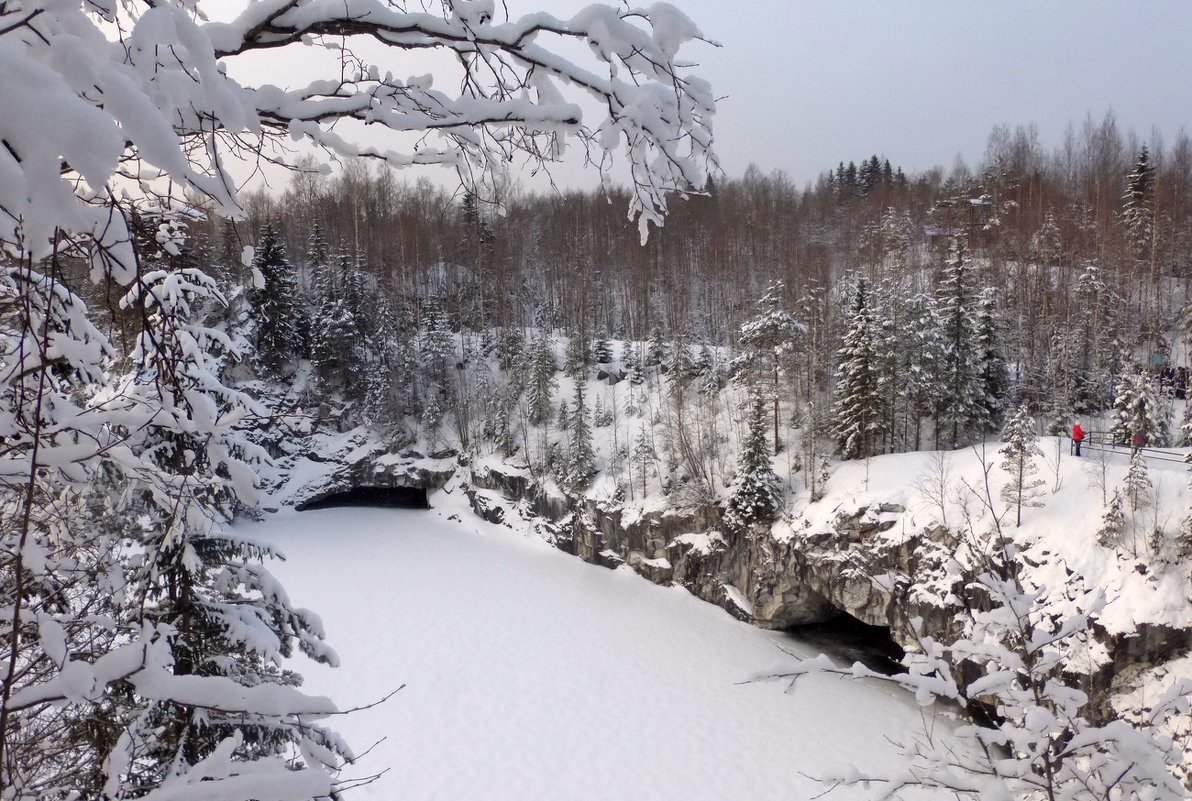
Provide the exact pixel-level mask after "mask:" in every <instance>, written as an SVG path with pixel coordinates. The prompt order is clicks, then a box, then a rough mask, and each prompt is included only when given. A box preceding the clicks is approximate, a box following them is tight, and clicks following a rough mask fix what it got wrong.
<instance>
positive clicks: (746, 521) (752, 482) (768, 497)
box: [724, 388, 782, 531]
mask: <svg viewBox="0 0 1192 801" xmlns="http://www.w3.org/2000/svg"><path fill="white" fill-rule="evenodd" d="M748 403H749V408H748V419H747V421H746V433H745V438H744V440H742V442H741V450H740V452H739V453H738V454H737V478H736V481H734V482H733V486H732V487H731V488H730V489H729V497H728V502H727V503H726V504H725V512H724V522H725V524H726V525H727V526H728V527H729V528H731V529H735V530H738V531H744V530H745V529H748V528H749V527H750V526H752V525H754V524H756V523H769V522H770V521H772V520H773V519H774V517H775V515H776V514H777V513H778V510H779V508H781V505H782V494H781V491H780V483H779V480H778V476H777V475H775V473H774V468H773V467H772V466H771V465H770V448H769V446H768V444H767V441H766V440H767V437H766V434H767V428H768V421H767V420H766V417H767V415H766V398H765V396H764V395H763V394H762V393H761V392H760V391H759V390H757V389H756V388H755V389H754V391H753V392H752V393H751V396H750V398H749V401H748Z"/></svg>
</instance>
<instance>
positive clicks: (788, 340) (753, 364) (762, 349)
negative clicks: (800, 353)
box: [731, 281, 807, 453]
mask: <svg viewBox="0 0 1192 801" xmlns="http://www.w3.org/2000/svg"><path fill="white" fill-rule="evenodd" d="M784 289H785V284H783V282H781V281H775V282H773V283H771V284H770V285H769V287H767V289H766V293H765V294H764V295H763V296H762V299H761V300H759V301H758V303H757V306H758V312H757V314H756V316H754V317H753V318H751V319H749V320H747V321H746V322H745V323H744V324H743V325H742V326H741V338H740V345H741V351H742V353H741V355H740V356H739V357H738V358H737V359H736V360H735V361H734V362H733V364H732V367H731V369H732V372H733V373H734V374H735V375H737V376H738V377H740V376H742V375H744V376H746V378H747V380H748V381H750V382H756V381H760V380H762V379H763V378H767V379H768V380H769V382H770V404H771V411H772V417H773V422H774V452H775V453H778V451H779V450H781V446H782V442H781V440H780V439H779V435H778V417H779V415H778V405H779V398H780V396H781V392H780V387H779V381H780V378H781V377H782V374H783V372H784V370H785V369H786V367H787V366H788V365H789V363H790V361H791V359H792V358H793V357H794V354H795V351H796V348H797V346H798V342H799V339H800V337H801V336H803V335H804V334H806V333H807V327H806V326H804V325H803V324H801V323H799V322H797V321H796V320H795V318H794V316H793V315H792V314H791V313H790V312H789V311H787V310H786V309H785V308H784V307H783V301H782V295H783V292H784Z"/></svg>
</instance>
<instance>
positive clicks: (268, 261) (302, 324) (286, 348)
mask: <svg viewBox="0 0 1192 801" xmlns="http://www.w3.org/2000/svg"><path fill="white" fill-rule="evenodd" d="M252 269H253V271H254V274H256V275H259V276H260V279H259V280H260V285H259V286H257V287H256V288H255V289H254V290H253V291H252V293H251V294H250V295H249V300H250V302H251V303H252V307H253V317H254V319H255V320H256V339H255V345H256V352H257V358H258V359H260V361H261V364H263V365H264V366H265V367H266V368H267V369H269V370H271V371H277V370H280V369H281V368H282V367H284V366H285V365H286V364H288V363H289V362H290V361H292V360H293V359H294V358H296V357H299V356H301V355H302V354H303V350H304V348H303V343H304V341H305V333H306V330H307V324H306V321H305V319H304V317H305V315H304V314H303V311H302V308H301V307H300V306H299V305H298V281H297V278H296V276H295V274H294V268H293V266H291V264H290V262H289V260H288V259H286V252H285V248H284V247H283V246H282V243H281V239H280V237H279V236H278V233H277V230H276V229H275V228H274V226H273V225H271V224H270V225H266V226H265V227H264V228H262V229H261V234H260V243H259V245H258V246H257V249H256V252H255V255H254V256H253V261H252Z"/></svg>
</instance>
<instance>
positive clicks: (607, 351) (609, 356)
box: [592, 334, 613, 364]
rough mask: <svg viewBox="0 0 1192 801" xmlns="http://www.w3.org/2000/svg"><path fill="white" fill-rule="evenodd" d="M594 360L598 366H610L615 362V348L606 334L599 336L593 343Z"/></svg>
mask: <svg viewBox="0 0 1192 801" xmlns="http://www.w3.org/2000/svg"><path fill="white" fill-rule="evenodd" d="M592 359H593V360H594V361H595V362H596V363H597V364H608V363H609V362H611V361H612V360H613V346H612V344H611V343H610V342H609V341H608V337H607V336H605V335H604V334H597V335H596V340H595V341H594V342H593V343H592Z"/></svg>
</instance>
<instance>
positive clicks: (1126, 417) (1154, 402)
mask: <svg viewBox="0 0 1192 801" xmlns="http://www.w3.org/2000/svg"><path fill="white" fill-rule="evenodd" d="M1140 432H1141V433H1144V434H1145V435H1146V438H1147V443H1148V444H1149V445H1150V446H1152V447H1162V446H1165V445H1166V444H1167V439H1168V425H1167V415H1166V412H1165V411H1164V409H1163V407H1162V406H1161V405H1160V404H1159V399H1158V397H1157V396H1156V394H1155V390H1154V387H1153V386H1152V384H1151V379H1150V376H1148V375H1147V374H1146V373H1144V372H1141V371H1133V372H1130V373H1127V374H1126V375H1124V376H1122V378H1121V380H1120V381H1119V382H1118V385H1117V393H1116V397H1115V398H1114V401H1113V415H1112V417H1111V420H1110V427H1109V438H1110V441H1111V442H1112V443H1113V444H1115V445H1122V446H1125V445H1133V440H1134V435H1135V434H1137V433H1140Z"/></svg>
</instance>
